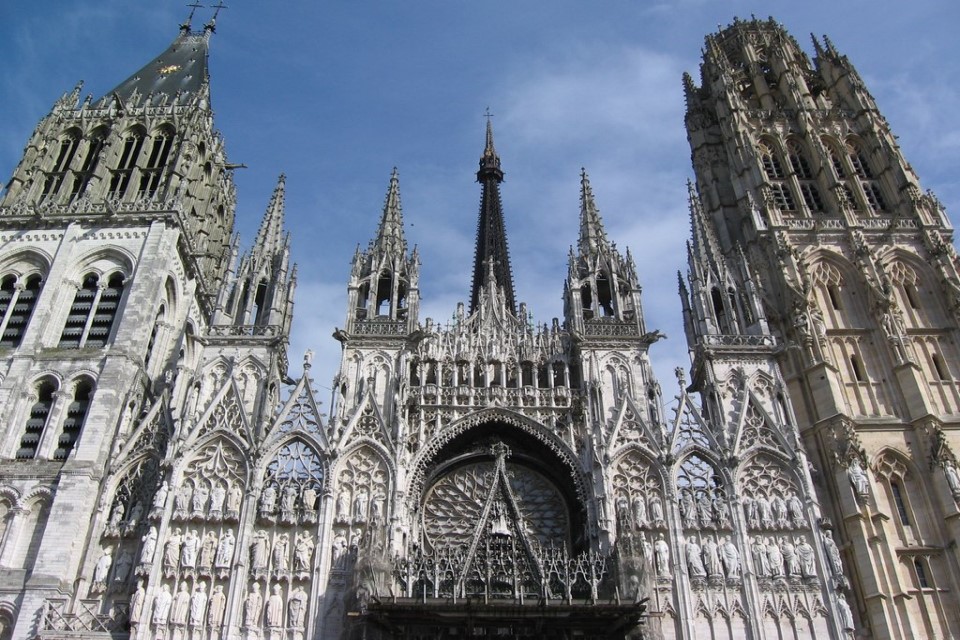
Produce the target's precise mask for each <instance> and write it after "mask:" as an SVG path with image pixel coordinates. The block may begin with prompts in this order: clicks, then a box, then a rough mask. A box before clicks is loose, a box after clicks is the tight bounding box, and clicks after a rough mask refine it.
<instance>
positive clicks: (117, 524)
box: [103, 500, 143, 538]
mask: <svg viewBox="0 0 960 640" xmlns="http://www.w3.org/2000/svg"><path fill="white" fill-rule="evenodd" d="M142 521H143V504H142V503H140V502H139V501H138V502H134V503H133V506H132V507H131V508H130V512H129V513H127V509H126V507H125V506H124V504H123V501H122V500H117V503H116V504H115V505H114V506H113V511H111V512H110V519H109V520H108V521H107V526H106V529H104V532H103V535H104V536H105V537H107V538H117V537H120V536H129V535H133V534H134V533H135V532H136V530H137V527H139V526H140V523H141V522H142Z"/></svg>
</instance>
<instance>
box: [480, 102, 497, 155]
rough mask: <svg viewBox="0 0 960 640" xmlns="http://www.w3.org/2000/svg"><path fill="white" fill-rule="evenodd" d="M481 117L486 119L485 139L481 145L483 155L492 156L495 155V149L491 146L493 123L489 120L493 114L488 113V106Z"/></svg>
mask: <svg viewBox="0 0 960 640" xmlns="http://www.w3.org/2000/svg"><path fill="white" fill-rule="evenodd" d="M483 117H484V118H486V119H487V140H486V144H485V145H484V147H483V157H484V158H492V157H494V156H496V155H497V151H496V149H494V148H493V123H492V122H491V121H490V119H491V118H492V117H493V114H492V113H490V107H487V110H486V111H485V112H484V114H483Z"/></svg>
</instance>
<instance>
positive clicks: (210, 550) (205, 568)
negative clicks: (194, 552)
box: [197, 531, 217, 575]
mask: <svg viewBox="0 0 960 640" xmlns="http://www.w3.org/2000/svg"><path fill="white" fill-rule="evenodd" d="M216 555H217V534H216V533H214V532H213V531H207V533H206V535H205V536H203V542H202V543H201V544H200V560H199V562H198V563H197V564H198V566H199V568H200V571H201V572H203V573H204V574H205V575H208V574H209V573H210V569H211V568H212V567H213V559H214V558H215V557H216Z"/></svg>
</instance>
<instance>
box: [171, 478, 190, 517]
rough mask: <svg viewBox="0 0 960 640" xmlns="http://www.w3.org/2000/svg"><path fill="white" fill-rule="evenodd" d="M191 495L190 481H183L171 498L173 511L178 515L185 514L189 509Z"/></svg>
mask: <svg viewBox="0 0 960 640" xmlns="http://www.w3.org/2000/svg"><path fill="white" fill-rule="evenodd" d="M192 497H193V486H192V485H191V484H190V481H189V480H187V481H184V483H183V484H182V485H180V488H179V489H177V495H176V497H175V498H174V500H173V509H174V513H175V514H177V515H180V516H183V515H186V514H187V512H188V511H189V510H190V499H191V498H192Z"/></svg>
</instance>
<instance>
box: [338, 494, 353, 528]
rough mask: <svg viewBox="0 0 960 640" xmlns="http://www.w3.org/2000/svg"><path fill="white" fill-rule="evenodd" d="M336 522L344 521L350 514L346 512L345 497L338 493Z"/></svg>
mask: <svg viewBox="0 0 960 640" xmlns="http://www.w3.org/2000/svg"><path fill="white" fill-rule="evenodd" d="M336 504H337V522H346V521H347V520H349V519H350V514H349V513H347V497H346V496H345V495H344V494H343V493H340V494H339V495H338V496H337V503H336Z"/></svg>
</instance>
